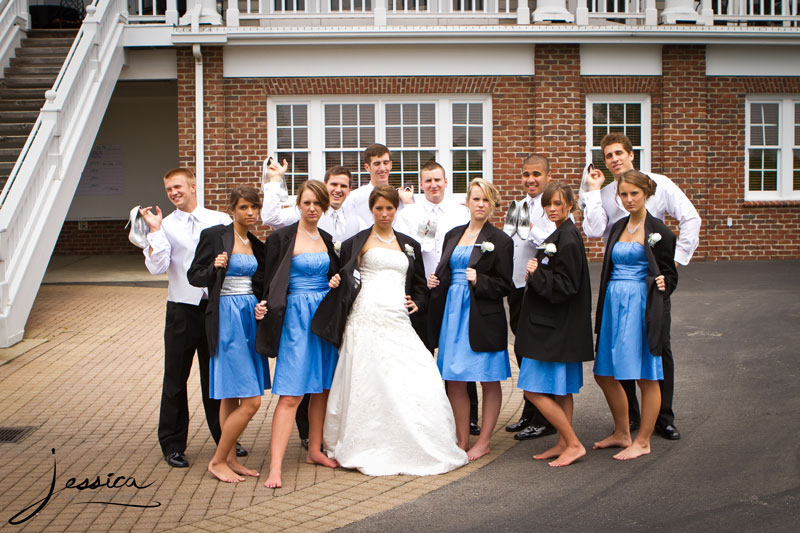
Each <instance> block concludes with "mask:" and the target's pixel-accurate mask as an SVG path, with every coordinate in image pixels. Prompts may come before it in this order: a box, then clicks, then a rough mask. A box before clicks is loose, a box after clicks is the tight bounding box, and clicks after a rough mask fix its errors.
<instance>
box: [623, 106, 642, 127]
mask: <svg viewBox="0 0 800 533" xmlns="http://www.w3.org/2000/svg"><path fill="white" fill-rule="evenodd" d="M641 121H642V106H641V104H627V105H626V106H625V123H626V124H639V123H640V122H641Z"/></svg>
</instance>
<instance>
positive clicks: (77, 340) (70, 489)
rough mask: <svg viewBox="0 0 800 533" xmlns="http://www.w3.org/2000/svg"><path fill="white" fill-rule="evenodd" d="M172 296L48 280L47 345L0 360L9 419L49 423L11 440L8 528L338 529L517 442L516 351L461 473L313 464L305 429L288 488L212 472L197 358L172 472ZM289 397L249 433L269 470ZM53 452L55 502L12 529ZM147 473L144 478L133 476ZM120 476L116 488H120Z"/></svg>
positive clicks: (2, 403) (2, 483) (5, 467)
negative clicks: (491, 421)
mask: <svg viewBox="0 0 800 533" xmlns="http://www.w3.org/2000/svg"><path fill="white" fill-rule="evenodd" d="M165 300H166V289H161V288H142V287H120V286H97V285H83V286H78V285H50V286H48V285H45V286H42V288H41V290H40V292H39V296H38V298H37V300H36V304H35V306H34V309H33V312H32V313H31V316H30V319H29V321H28V325H27V329H26V338H28V339H46V341H47V342H44V343H42V344H39V345H38V346H35V347H33V348H32V349H31V350H30V351H28V352H27V353H25V354H23V355H21V356H20V357H18V358H16V359H14V360H13V361H11V362H10V363H8V364H5V365H3V366H0V425H2V426H11V427H19V426H34V427H35V428H36V429H35V430H34V431H33V432H32V433H30V434H29V435H28V436H26V437H25V438H23V439H22V440H21V441H20V442H18V443H14V444H0V453H1V454H2V461H0V509H2V510H3V520H2V522H0V527H2V528H3V529H8V530H11V529H12V528H13V529H17V530H21V531H65V530H69V531H86V530H95V531H102V530H106V531H112V530H113V531H127V530H132V529H133V530H137V531H162V530H178V531H222V530H226V531H278V530H290V531H291V530H294V531H328V530H331V529H334V528H336V527H339V526H343V525H345V524H349V523H351V522H354V521H357V520H360V519H362V518H364V517H367V516H370V515H372V514H375V513H378V512H380V511H383V510H386V509H390V508H392V507H394V506H397V505H400V504H402V503H405V502H407V501H410V500H413V499H415V498H418V497H419V496H421V495H422V494H425V493H427V492H430V491H432V490H435V489H437V488H439V487H441V486H443V485H446V484H448V483H452V482H453V481H456V480H458V479H461V478H463V477H464V476H467V475H469V474H470V473H471V472H473V471H474V470H476V469H478V468H481V467H483V466H485V465H486V464H488V463H489V462H491V461H492V460H494V459H495V458H497V457H498V456H499V455H500V454H502V453H503V452H504V451H506V450H507V449H508V448H509V447H511V446H513V445H514V443H515V441H514V440H513V438H512V436H511V434H510V433H506V432H505V431H502V427H503V425H505V424H506V423H507V422H508V421H510V420H513V419H516V417H517V416H519V411H520V409H521V406H522V396H521V394H520V393H519V391H518V390H517V389H515V388H513V386H512V385H513V384H514V383H516V372H517V369H516V366H515V364H514V361H513V357H512V369H513V370H514V380H513V382H512V380H507V381H506V382H505V383H503V408H502V411H501V413H500V419H499V422H498V425H497V429H498V430H497V431H496V433H495V436H494V438H493V441H492V453H491V454H490V455H489V456H487V457H484V458H482V459H481V460H479V461H476V462H474V463H471V464H469V465H467V466H465V467H463V468H461V469H458V470H456V471H454V472H450V473H448V474H445V475H441V476H428V477H413V476H390V477H368V476H364V475H362V474H360V473H358V472H354V471H347V470H343V469H341V468H339V469H336V470H332V469H328V468H323V467H318V466H313V465H307V464H305V462H304V458H305V452H304V450H302V448H301V447H300V444H299V441H298V437H297V434H296V432H295V434H294V436H293V438H292V440H291V441H290V443H289V449H288V451H287V455H286V460H285V466H284V477H283V480H284V487H283V488H282V489H277V490H270V489H266V488H264V487H263V485H262V483H261V482H259V481H254V480H252V479H248V480H247V481H246V482H243V483H239V484H236V485H232V484H225V483H220V482H218V481H216V480H215V479H213V478H212V477H211V475H210V474H208V473H207V472H206V465H207V462H208V460H209V458H210V457H211V455H212V454H213V451H214V442H213V440H212V439H211V436H210V435H209V433H208V430H207V428H206V426H205V419H204V417H203V412H202V407H201V401H200V390H199V389H200V387H199V379H198V377H197V375H196V368H195V369H194V370H193V373H192V376H191V378H190V410H191V414H192V418H191V423H190V428H189V445H188V448H187V451H186V453H187V457H188V458H189V461H190V463H191V466H190V467H189V468H186V469H173V468H170V467H169V466H167V464H166V463H165V462H164V460H163V458H162V457H161V451H160V448H159V446H158V440H157V438H156V423H157V420H158V410H159V400H160V394H161V378H162V364H163V363H162V358H163V327H164V307H165ZM276 403H277V402H276V401H273V397H272V395H270V394H267V395H265V397H264V401H263V402H262V407H261V409H260V411H259V412H258V414H257V415H256V417H255V418H254V419H253V421H252V422H251V423H250V425H249V426H248V428H247V429H246V430H245V433H244V434H243V435H242V438H241V442H242V444H244V445H245V446H246V447H247V448H248V450H250V456H249V457H247V458H245V460H244V463H245V464H246V465H247V466H249V467H251V468H256V469H259V470H260V471H261V472H262V473H263V474H264V475H266V473H267V470H268V469H267V467H268V456H267V452H268V445H269V435H270V424H271V420H272V413H273V409H274V407H275V404H276ZM51 449H54V450H55V455H53V454H52V453H51ZM301 452H303V453H301ZM54 462H55V464H56V465H57V466H56V472H55V475H56V477H55V482H54V490H53V494H52V496H51V497H50V499H49V500H48V501H47V503H46V505H45V506H44V507H43V508H41V509H40V511H39V513H38V514H37V515H35V516H33V517H32V518H31V519H29V520H27V521H26V522H24V523H22V524H19V525H10V524H9V522H8V521H9V519H11V518H12V517H13V516H14V515H15V514H16V513H19V512H20V511H22V510H23V509H24V508H26V507H28V506H31V507H30V509H29V510H28V511H27V512H25V513H21V514H20V516H19V517H18V519H21V518H23V517H25V516H26V515H27V514H29V513H30V512H31V511H33V510H35V509H36V508H37V507H38V506H39V505H40V504H42V503H44V501H41V502H39V503H36V504H35V505H31V504H34V503H35V502H37V501H39V500H43V499H44V498H46V497H47V495H48V491H49V489H50V485H51V482H52V481H53V476H54ZM120 476H124V477H123V478H120ZM71 478H75V480H74V481H71ZM134 478H135V483H136V484H137V485H138V486H139V487H143V488H140V489H137V488H135V487H132V486H130V485H131V484H132V483H133V481H132V479H134ZM85 479H88V482H85V483H84V484H83V487H84V488H83V490H80V489H81V487H82V485H81V482H83V481H84V480H85ZM92 482H96V483H95V488H92V487H91V484H92ZM115 483H116V487H117V488H110V487H109V486H107V485H111V486H113V485H114V484H115ZM87 485H88V486H89V487H88V488H87V487H86V486H87ZM97 485H100V486H99V487H98V486H97ZM122 485H126V486H122ZM100 502H107V503H100ZM120 503H124V504H134V505H139V506H141V507H129V506H120V505H117V504H120ZM157 504H160V505H158V506H156V505H157Z"/></svg>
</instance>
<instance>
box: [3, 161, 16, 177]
mask: <svg viewBox="0 0 800 533" xmlns="http://www.w3.org/2000/svg"><path fill="white" fill-rule="evenodd" d="M15 163H16V160H15V161H12V162H10V163H9V162H7V161H0V174H2V175H4V176H8V175H9V174H11V169H12V168H14V164H15Z"/></svg>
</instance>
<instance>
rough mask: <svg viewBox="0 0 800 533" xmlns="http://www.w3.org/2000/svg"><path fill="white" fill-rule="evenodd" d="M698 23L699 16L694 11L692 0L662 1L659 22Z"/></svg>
mask: <svg viewBox="0 0 800 533" xmlns="http://www.w3.org/2000/svg"><path fill="white" fill-rule="evenodd" d="M679 21H680V22H695V23H700V15H698V14H697V12H696V11H695V10H694V1H693V0H664V10H663V11H662V12H661V22H663V23H664V24H676V23H677V22H679Z"/></svg>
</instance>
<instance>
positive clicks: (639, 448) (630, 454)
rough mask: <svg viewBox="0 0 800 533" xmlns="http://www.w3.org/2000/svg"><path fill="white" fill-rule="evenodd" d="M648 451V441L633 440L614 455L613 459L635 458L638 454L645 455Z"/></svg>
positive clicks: (625, 459)
mask: <svg viewBox="0 0 800 533" xmlns="http://www.w3.org/2000/svg"><path fill="white" fill-rule="evenodd" d="M648 453H650V443H649V442H648V443H647V444H640V443H638V442H634V443H633V444H631V445H630V446H628V447H627V448H625V449H624V450H622V451H621V452H619V453H618V454H617V455H615V456H614V459H617V460H619V461H627V460H628V459H636V458H637V457H639V456H640V455H647V454H648Z"/></svg>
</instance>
